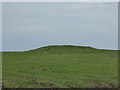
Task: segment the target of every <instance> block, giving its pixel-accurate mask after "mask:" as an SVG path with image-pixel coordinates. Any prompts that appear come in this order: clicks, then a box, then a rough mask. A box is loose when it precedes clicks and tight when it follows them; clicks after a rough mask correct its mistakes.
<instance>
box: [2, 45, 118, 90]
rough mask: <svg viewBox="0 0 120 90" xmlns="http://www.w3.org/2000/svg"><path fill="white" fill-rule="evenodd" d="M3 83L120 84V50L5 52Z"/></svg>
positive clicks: (50, 85) (44, 85) (61, 48)
mask: <svg viewBox="0 0 120 90" xmlns="http://www.w3.org/2000/svg"><path fill="white" fill-rule="evenodd" d="M3 85H4V87H13V88H15V87H20V88H30V87H32V88H54V87H55V88H57V87H58V88H59V87H60V88H85V87H88V88H91V87H108V88H111V87H117V86H118V51H115V50H98V49H94V48H90V47H79V46H48V47H43V48H40V49H36V50H32V51H26V52H4V53H3Z"/></svg>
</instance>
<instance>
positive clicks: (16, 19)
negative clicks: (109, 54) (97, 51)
mask: <svg viewBox="0 0 120 90" xmlns="http://www.w3.org/2000/svg"><path fill="white" fill-rule="evenodd" d="M117 4H118V3H117V2H116V3H115V2H111V3H110V2H107V3H105V2H103V3H100V2H96V3H95V2H79V3H77V2H75V3H73V2H66V3H65V2H60V3H59V2H57V3H55V2H36V3H34V2H31V3H30V2H27V3H22V2H16V3H15V2H13V3H12V2H11V3H10V2H8V3H7V2H6V3H5V2H4V3H3V5H2V10H3V11H2V14H3V18H2V19H3V22H2V24H3V25H2V26H3V41H2V45H3V47H2V49H3V51H12V50H29V49H34V48H39V47H43V46H47V45H66V44H69V45H78V46H84V45H85V46H86V45H88V46H92V47H95V48H102V49H118V12H117V11H118V6H117Z"/></svg>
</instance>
